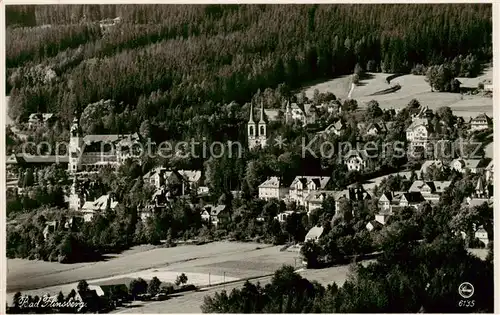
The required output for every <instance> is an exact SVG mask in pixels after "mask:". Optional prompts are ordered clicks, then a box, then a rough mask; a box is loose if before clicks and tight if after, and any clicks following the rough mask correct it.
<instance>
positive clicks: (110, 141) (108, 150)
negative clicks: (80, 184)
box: [68, 117, 140, 174]
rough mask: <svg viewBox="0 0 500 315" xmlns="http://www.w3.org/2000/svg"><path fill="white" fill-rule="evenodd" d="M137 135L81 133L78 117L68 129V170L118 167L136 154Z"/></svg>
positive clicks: (85, 170) (73, 171)
mask: <svg viewBox="0 0 500 315" xmlns="http://www.w3.org/2000/svg"><path fill="white" fill-rule="evenodd" d="M139 140H140V139H139V135H138V134H137V133H134V134H131V135H116V134H114V135H86V136H83V135H82V131H81V128H80V125H79V122H78V118H76V117H75V118H74V119H73V123H72V125H71V129H70V141H69V161H68V171H69V172H70V173H72V174H74V173H77V172H82V171H83V172H97V171H99V169H100V168H103V167H109V166H112V167H118V166H120V165H121V164H123V162H124V161H125V160H126V159H128V158H131V157H133V156H136V155H134V154H137V153H139V152H136V151H137V150H134V147H135V148H136V149H137V148H139V147H140V142H139Z"/></svg>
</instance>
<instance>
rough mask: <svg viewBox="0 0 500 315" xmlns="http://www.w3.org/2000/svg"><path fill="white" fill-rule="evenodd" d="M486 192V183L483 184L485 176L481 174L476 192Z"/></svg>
mask: <svg viewBox="0 0 500 315" xmlns="http://www.w3.org/2000/svg"><path fill="white" fill-rule="evenodd" d="M483 192H484V184H483V178H482V177H481V176H480V177H479V179H478V180H477V185H476V193H477V194H478V195H479V194H483Z"/></svg>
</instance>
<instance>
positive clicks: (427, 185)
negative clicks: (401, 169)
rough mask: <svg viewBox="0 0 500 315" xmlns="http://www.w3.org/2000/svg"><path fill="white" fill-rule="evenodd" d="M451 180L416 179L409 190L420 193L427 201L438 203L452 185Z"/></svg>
mask: <svg viewBox="0 0 500 315" xmlns="http://www.w3.org/2000/svg"><path fill="white" fill-rule="evenodd" d="M450 185H451V181H423V180H416V181H414V182H413V183H412V185H411V186H410V189H408V192H410V193H413V192H416V193H420V194H422V197H424V199H425V200H426V201H429V202H432V203H437V202H439V198H440V197H441V195H442V194H443V193H444V192H445V190H446V189H447V188H448V187H450Z"/></svg>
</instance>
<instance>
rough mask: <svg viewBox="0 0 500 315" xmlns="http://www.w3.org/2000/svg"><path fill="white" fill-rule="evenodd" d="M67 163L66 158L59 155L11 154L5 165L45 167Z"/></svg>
mask: <svg viewBox="0 0 500 315" xmlns="http://www.w3.org/2000/svg"><path fill="white" fill-rule="evenodd" d="M68 163H69V159H68V156H59V155H31V154H28V153H26V154H23V153H18V154H11V155H10V156H9V157H8V158H7V160H6V161H5V164H6V165H7V166H9V165H17V166H22V167H46V166H50V165H52V164H61V165H64V166H65V165H67V164H68Z"/></svg>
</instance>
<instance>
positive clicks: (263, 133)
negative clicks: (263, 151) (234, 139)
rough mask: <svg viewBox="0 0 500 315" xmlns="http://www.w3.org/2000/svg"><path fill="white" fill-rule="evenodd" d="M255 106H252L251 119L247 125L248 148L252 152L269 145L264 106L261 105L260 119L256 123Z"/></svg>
mask: <svg viewBox="0 0 500 315" xmlns="http://www.w3.org/2000/svg"><path fill="white" fill-rule="evenodd" d="M253 114H254V113H253V104H251V105H250V119H249V120H248V124H247V138H248V148H249V149H250V150H252V149H254V148H257V147H260V148H264V147H265V146H266V145H267V120H266V115H265V113H264V104H261V108H260V119H259V122H258V123H256V122H255V121H254V117H253Z"/></svg>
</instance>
